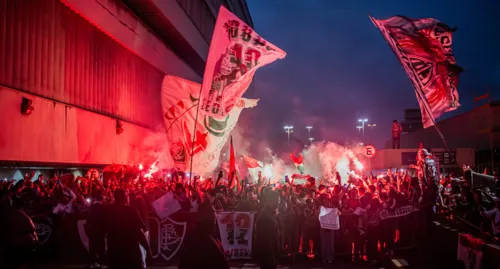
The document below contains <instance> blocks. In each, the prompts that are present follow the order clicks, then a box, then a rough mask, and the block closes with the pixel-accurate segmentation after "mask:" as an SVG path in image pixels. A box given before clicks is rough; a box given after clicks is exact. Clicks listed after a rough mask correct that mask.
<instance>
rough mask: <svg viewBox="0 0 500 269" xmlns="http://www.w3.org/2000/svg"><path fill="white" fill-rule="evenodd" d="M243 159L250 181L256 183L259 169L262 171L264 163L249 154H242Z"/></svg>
mask: <svg viewBox="0 0 500 269" xmlns="http://www.w3.org/2000/svg"><path fill="white" fill-rule="evenodd" d="M243 160H244V161H245V164H246V165H247V168H248V174H249V175H250V177H251V178H252V181H253V182H254V183H257V181H258V175H259V171H260V172H261V173H262V170H263V169H264V163H263V162H260V161H257V160H256V159H254V158H252V157H250V156H247V155H243Z"/></svg>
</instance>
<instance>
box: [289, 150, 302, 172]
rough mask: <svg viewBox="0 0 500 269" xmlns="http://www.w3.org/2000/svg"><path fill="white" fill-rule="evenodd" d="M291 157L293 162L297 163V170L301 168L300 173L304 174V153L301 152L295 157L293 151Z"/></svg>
mask: <svg viewBox="0 0 500 269" xmlns="http://www.w3.org/2000/svg"><path fill="white" fill-rule="evenodd" d="M290 158H291V159H292V161H293V163H294V164H295V167H297V170H299V172H300V174H301V175H303V174H304V156H302V154H299V156H298V157H295V155H293V153H290Z"/></svg>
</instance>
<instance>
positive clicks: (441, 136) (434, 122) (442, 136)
mask: <svg viewBox="0 0 500 269" xmlns="http://www.w3.org/2000/svg"><path fill="white" fill-rule="evenodd" d="M368 17H369V18H370V20H371V21H372V23H373V24H374V25H375V28H377V29H378V30H379V31H380V33H381V34H382V36H383V37H384V38H385V35H384V33H383V32H382V29H380V28H379V26H378V25H377V23H376V22H375V19H374V18H373V17H372V16H371V15H370V14H368ZM387 34H388V35H389V36H390V37H391V38H392V39H393V40H394V42H396V41H395V38H394V37H392V35H391V34H390V33H387ZM386 42H387V43H389V42H388V40H387V39H386ZM389 47H390V48H391V49H392V51H393V52H394V54H396V58H398V61H399V63H400V64H401V65H402V66H403V68H404V66H405V65H404V63H403V62H402V61H401V59H400V57H399V56H398V53H397V52H396V50H395V49H394V48H393V47H392V45H391V44H390V43H389ZM410 82H411V84H413V87H414V88H415V91H416V92H417V98H419V99H420V103H421V104H423V105H424V108H425V112H427V115H428V116H429V118H430V119H431V121H432V124H433V125H434V128H436V131H437V133H438V135H439V137H440V138H441V140H442V141H443V144H444V146H445V147H446V150H447V151H448V153H450V154H451V150H450V147H448V143H446V140H445V139H444V135H443V133H441V130H439V128H438V127H437V125H436V120H435V119H434V116H433V115H432V113H431V111H430V109H429V107H428V106H427V104H428V102H427V99H426V98H425V95H423V92H422V89H421V88H420V86H419V85H415V83H414V82H413V80H412V79H411V78H410ZM422 95H423V96H422Z"/></svg>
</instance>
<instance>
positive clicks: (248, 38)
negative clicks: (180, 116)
mask: <svg viewBox="0 0 500 269" xmlns="http://www.w3.org/2000/svg"><path fill="white" fill-rule="evenodd" d="M285 55H286V53H285V52H284V51H282V50H281V49H279V48H278V47H276V46H274V45H273V44H271V43H269V42H267V41H266V40H264V39H263V38H262V37H260V36H259V35H258V34H257V33H256V32H255V31H254V30H253V29H252V28H250V27H249V26H248V25H247V24H245V23H244V22H243V21H242V20H240V19H239V18H238V17H236V16H235V15H234V14H232V13H231V12H230V11H228V10H227V9H226V8H224V6H221V7H220V10H219V15H218V17H217V22H216V23H215V28H214V33H213V36H212V42H211V44H210V50H209V52H208V58H207V64H206V67H205V74H204V76H203V84H202V94H201V100H202V102H201V107H200V110H201V111H204V113H206V115H207V116H211V117H212V118H214V119H223V118H225V117H226V116H227V115H228V114H229V112H230V111H231V109H232V108H233V107H234V106H235V104H236V102H237V101H238V100H239V99H240V98H241V97H242V96H243V93H245V91H246V90H247V88H248V86H249V85H250V83H251V82H252V78H253V75H254V74H255V71H256V70H257V69H258V68H259V67H261V66H264V65H267V64H269V63H272V62H274V61H275V60H276V59H282V58H284V57H285Z"/></svg>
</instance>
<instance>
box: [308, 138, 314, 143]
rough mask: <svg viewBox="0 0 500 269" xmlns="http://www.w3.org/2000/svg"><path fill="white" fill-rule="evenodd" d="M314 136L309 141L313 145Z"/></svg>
mask: <svg viewBox="0 0 500 269" xmlns="http://www.w3.org/2000/svg"><path fill="white" fill-rule="evenodd" d="M313 140H314V137H309V142H311V145H312V144H313Z"/></svg>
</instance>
